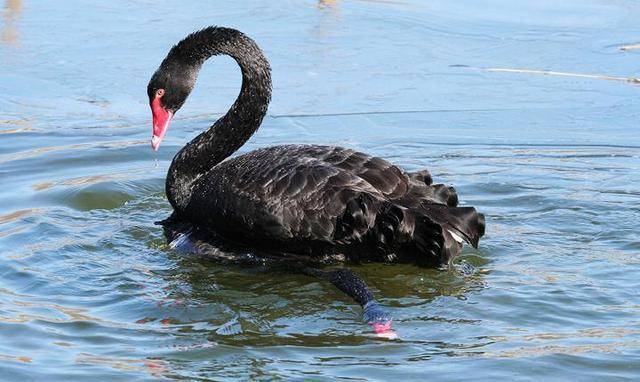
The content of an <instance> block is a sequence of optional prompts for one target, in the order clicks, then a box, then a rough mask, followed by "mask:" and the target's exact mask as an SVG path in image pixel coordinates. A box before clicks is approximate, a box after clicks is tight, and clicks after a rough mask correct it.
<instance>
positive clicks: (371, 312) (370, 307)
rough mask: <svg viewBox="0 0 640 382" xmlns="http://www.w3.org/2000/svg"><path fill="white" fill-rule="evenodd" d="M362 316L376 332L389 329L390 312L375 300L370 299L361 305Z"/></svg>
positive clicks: (385, 331) (380, 332)
mask: <svg viewBox="0 0 640 382" xmlns="http://www.w3.org/2000/svg"><path fill="white" fill-rule="evenodd" d="M362 318H363V319H364V321H365V322H366V323H367V324H369V325H371V327H372V328H373V331H374V332H376V333H377V334H382V333H388V332H390V331H391V322H392V321H393V319H392V318H391V314H389V312H388V311H387V310H386V309H384V308H383V307H382V306H380V304H379V303H378V302H377V301H376V300H371V301H369V302H368V303H366V304H365V305H364V306H363V307H362Z"/></svg>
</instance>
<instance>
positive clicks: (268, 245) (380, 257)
mask: <svg viewBox="0 0 640 382" xmlns="http://www.w3.org/2000/svg"><path fill="white" fill-rule="evenodd" d="M220 54H226V55H229V56H231V57H233V58H234V59H235V61H236V62H237V63H238V65H239V66H240V68H241V71H242V88H241V90H240V95H239V96H238V98H237V99H236V101H235V103H234V104H233V106H231V108H230V110H229V111H228V112H227V113H226V114H225V115H224V116H223V117H222V118H220V119H219V120H217V121H216V122H215V123H214V124H213V125H212V126H211V127H210V128H209V129H207V130H206V131H205V132H203V133H201V134H200V135H198V136H197V137H196V138H194V139H193V140H192V141H191V142H189V143H188V144H187V145H186V146H184V147H183V148H182V149H181V150H180V151H179V152H178V153H177V154H176V156H175V157H174V158H173V161H172V163H171V166H170V168H169V171H168V174H167V179H166V193H167V198H168V199H169V202H170V203H171V205H172V206H173V210H174V212H173V214H172V215H171V216H170V217H169V218H168V219H166V220H164V221H162V222H159V223H160V224H162V225H164V227H165V233H166V235H167V239H168V240H169V241H170V242H171V243H172V244H173V245H176V246H178V245H180V242H185V241H188V242H190V243H191V244H189V245H188V247H189V249H190V250H193V251H196V252H198V251H200V252H202V253H205V254H208V255H211V256H213V257H214V258H216V259H218V260H222V261H229V262H236V263H240V262H243V261H252V259H253V260H255V257H252V256H249V255H244V256H240V255H237V256H233V255H229V254H225V253H224V252H222V251H221V250H220V248H222V247H224V246H225V245H237V246H239V247H242V248H252V252H253V253H259V254H260V256H261V258H262V259H264V258H269V259H271V260H273V261H274V262H281V263H287V264H294V265H296V266H295V267H293V266H292V267H290V268H291V269H297V270H299V271H302V272H304V273H306V274H309V275H312V276H316V277H320V278H323V279H327V280H329V281H330V282H332V283H333V284H334V285H335V286H336V287H338V288H339V289H340V290H342V291H343V292H345V293H347V294H348V295H349V296H351V297H352V298H353V299H354V300H355V301H357V302H358V303H359V304H360V305H361V306H362V307H363V308H364V318H365V320H366V321H367V322H368V323H370V324H372V325H373V326H374V329H375V330H376V332H380V331H385V330H388V329H389V328H390V321H391V318H390V316H389V315H388V314H387V313H386V311H385V310H384V309H383V308H381V307H380V305H379V304H377V303H376V301H375V300H374V298H373V295H372V293H371V292H370V291H369V290H368V288H367V286H366V284H365V283H364V282H363V281H362V280H361V279H360V278H359V277H358V276H357V275H356V274H355V273H353V272H352V271H350V270H349V269H347V268H340V267H338V268H333V269H331V268H329V269H328V270H327V269H325V270H323V269H322V266H323V265H327V264H335V263H354V262H366V261H379V262H413V263H416V264H419V265H423V266H436V267H442V266H445V267H446V266H448V265H449V264H450V263H451V261H452V259H453V258H454V257H455V256H456V255H457V254H458V253H459V252H460V249H461V247H462V244H463V242H467V243H469V244H471V245H472V246H474V247H477V245H478V241H479V239H480V238H481V237H482V235H483V234H484V217H483V215H481V214H479V213H477V212H476V210H475V209H474V208H472V207H457V204H458V197H457V195H456V192H455V190H454V189H453V188H451V187H446V186H444V185H441V184H432V181H431V176H430V175H429V173H428V171H426V170H423V171H420V172H416V173H407V172H405V171H404V170H402V169H401V168H399V167H397V166H394V165H393V164H391V163H389V162H387V161H386V160H384V159H381V158H377V157H372V156H370V155H367V154H364V153H361V152H357V151H354V150H350V149H347V148H342V147H335V146H315V145H285V146H275V147H267V148H262V149H259V150H255V151H252V152H249V153H247V154H244V155H240V156H237V157H235V158H232V159H227V158H228V157H229V156H230V155H231V154H233V153H234V152H235V151H236V150H238V149H239V148H240V147H241V146H242V145H243V144H244V143H245V142H246V141H247V140H248V139H249V138H250V137H251V135H253V133H254V132H255V131H256V130H257V129H258V127H260V124H261V122H262V119H263V118H264V116H265V114H266V112H267V106H268V104H269V101H270V99H271V73H270V67H269V63H268V62H267V59H266V58H265V56H264V55H263V53H262V51H261V50H260V48H259V47H258V45H257V44H256V43H255V42H254V41H253V40H252V39H250V38H249V37H247V36H246V35H244V34H243V33H241V32H239V31H237V30H234V29H229V28H221V27H208V28H205V29H202V30H200V31H198V32H195V33H192V34H190V35H189V36H187V37H186V38H185V39H184V40H182V41H180V42H179V43H178V44H177V45H175V46H174V47H173V48H171V50H170V51H169V54H168V55H167V57H166V58H165V59H164V61H162V64H161V65H160V67H159V68H158V70H157V71H156V72H155V73H154V74H153V76H152V77H151V80H150V82H149V85H148V88H147V92H148V95H149V102H150V105H151V109H152V113H153V137H152V140H151V146H152V147H153V149H154V150H157V149H158V147H159V145H160V143H161V141H162V139H163V137H164V135H165V133H166V131H167V128H168V127H169V122H170V120H171V118H172V117H173V115H175V113H176V112H177V111H178V110H179V109H180V107H181V106H182V105H183V103H184V102H185V100H186V99H187V96H188V95H189V93H190V92H191V90H192V89H193V87H194V85H195V83H196V78H197V75H198V72H199V71H200V68H201V66H202V64H203V63H204V62H205V61H206V60H207V59H208V58H209V57H211V56H215V55H220ZM225 159H226V160H225ZM244 253H246V252H244ZM247 256H248V257H247Z"/></svg>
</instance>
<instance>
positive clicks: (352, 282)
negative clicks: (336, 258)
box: [304, 268, 395, 338]
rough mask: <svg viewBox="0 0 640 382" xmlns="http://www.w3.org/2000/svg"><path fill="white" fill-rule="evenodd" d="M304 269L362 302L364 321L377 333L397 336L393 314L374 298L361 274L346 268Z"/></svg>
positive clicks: (391, 336) (385, 335) (389, 336)
mask: <svg viewBox="0 0 640 382" xmlns="http://www.w3.org/2000/svg"><path fill="white" fill-rule="evenodd" d="M304 271H305V273H307V274H309V275H312V276H316V277H320V278H323V279H325V280H328V281H330V282H331V283H332V284H333V285H334V286H335V287H336V288H338V289H340V290H341V291H342V292H344V293H346V294H347V295H348V296H349V297H351V298H352V299H354V300H355V301H356V302H357V303H358V304H360V306H362V309H363V310H362V316H363V319H364V321H365V322H366V323H367V324H369V325H371V327H373V330H374V331H375V332H376V334H378V335H381V336H383V337H388V338H395V333H394V332H393V330H392V329H391V322H392V318H391V315H390V314H389V313H388V311H387V310H386V309H384V308H382V307H381V306H380V304H379V303H378V302H377V301H376V300H375V299H374V298H373V293H371V291H370V290H369V288H368V287H367V284H365V282H364V281H363V280H362V279H361V278H360V276H358V275H356V274H355V273H353V271H351V270H350V269H346V268H341V269H335V270H330V271H323V270H319V269H315V268H306V269H305V270H304Z"/></svg>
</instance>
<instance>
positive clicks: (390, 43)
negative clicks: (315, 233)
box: [0, 0, 640, 381]
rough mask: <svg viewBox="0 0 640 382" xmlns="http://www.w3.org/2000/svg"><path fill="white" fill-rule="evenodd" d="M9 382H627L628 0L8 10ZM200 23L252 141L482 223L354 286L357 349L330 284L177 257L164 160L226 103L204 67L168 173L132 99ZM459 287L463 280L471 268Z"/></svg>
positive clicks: (344, 308) (634, 131) (637, 297)
mask: <svg viewBox="0 0 640 382" xmlns="http://www.w3.org/2000/svg"><path fill="white" fill-rule="evenodd" d="M2 12H3V14H2V20H1V23H0V179H1V180H2V182H1V185H2V187H0V379H2V380H11V381H14V380H15V381H25V380H42V381H45V380H46V381H54V380H64V381H71V380H109V381H120V380H122V381H141V380H155V379H189V380H191V379H195V380H208V379H214V380H219V379H225V378H229V379H238V380H244V379H248V378H251V379H264V380H271V379H279V378H283V379H284V378H287V379H288V378H292V379H301V380H302V379H304V380H314V379H318V380H321V379H324V378H328V377H333V378H336V379H343V380H347V379H349V380H365V379H368V380H388V379H390V378H392V377H393V378H398V379H402V380H411V379H414V380H426V379H429V380H459V379H467V378H469V377H473V379H478V380H489V379H495V378H502V379H506V380H527V379H532V378H535V379H538V378H543V379H546V380H549V379H559V380H563V379H564V380H566V379H577V380H597V381H602V380H607V379H609V380H622V379H628V380H632V379H637V378H638V376H639V375H640V362H639V359H640V350H639V349H640V294H639V290H640V257H639V256H638V255H639V254H640V238H639V235H638V223H639V222H640V191H638V185H639V184H640V158H639V157H640V131H639V128H638V121H639V120H640V103H639V102H638V99H639V96H640V87H639V86H638V85H634V84H631V83H626V82H623V81H608V80H600V79H590V78H576V77H558V76H542V75H535V74H525V73H500V72H488V71H484V70H481V69H480V68H490V67H493V68H518V69H524V68H526V69H538V70H554V71H562V72H573V73H584V74H597V75H613V76H620V77H639V76H640V64H639V63H640V50H620V49H619V47H620V46H622V45H629V44H634V43H638V42H640V23H638V20H639V19H640V4H638V2H635V1H631V0H627V1H625V0H618V1H604V0H593V1H562V2H561V1H547V0H545V1H535V2H534V1H531V2H528V3H524V4H512V2H510V1H500V0H493V1H488V2H482V4H480V3H479V2H471V1H469V2H457V4H452V2H449V1H446V0H441V1H430V2H423V1H418V0H404V1H403V0H398V1H394V0H389V1H373V0H372V1H353V2H347V1H338V0H335V1H328V0H327V1H320V2H319V3H316V2H310V1H307V2H304V1H278V2H251V1H227V2H216V4H215V5H204V4H202V3H201V2H193V3H190V2H178V3H176V2H165V3H158V2H152V1H143V0H139V1H129V2H119V3H116V2H114V1H94V2H83V1H65V2H35V1H29V0H5V1H4V8H3V10H2ZM210 24H218V25H225V26H232V27H236V28H239V29H241V30H243V31H245V32H246V33H248V34H249V35H250V36H253V37H254V38H255V39H256V40H257V41H258V42H259V43H260V44H261V45H262V47H263V48H264V50H265V52H266V54H267V56H268V57H269V58H270V60H271V64H272V67H273V77H274V86H275V88H274V95H273V103H272V105H271V107H270V110H269V116H268V117H267V118H266V119H265V121H264V124H263V127H262V129H261V130H260V131H259V132H258V134H257V135H255V136H254V137H253V138H252V139H251V141H250V142H249V143H248V144H247V145H246V146H245V147H243V149H242V151H248V150H251V149H255V148H257V147H262V146H267V145H273V144H281V143H291V142H317V143H328V144H341V145H346V146H349V147H353V148H357V149H360V150H365V151H367V152H371V153H373V154H376V155H380V156H383V157H385V158H388V159H391V160H393V161H395V162H397V163H399V164H401V165H403V166H405V168H407V169H409V170H415V169H420V168H423V167H428V168H429V169H430V170H431V171H432V173H433V175H434V178H435V179H436V180H437V181H442V182H445V183H449V184H453V185H455V186H456V188H457V189H458V192H459V194H460V196H461V200H462V201H463V203H465V204H470V205H474V206H476V207H478V209H479V210H481V211H482V212H484V213H486V215H487V222H488V230H487V235H486V237H485V239H484V241H483V242H482V243H481V248H480V250H479V251H473V250H470V249H467V250H466V251H465V252H464V253H463V256H461V259H460V263H461V264H463V266H462V267H459V268H458V269H457V270H450V271H446V272H443V271H436V270H425V269H420V268H416V267H414V266H408V265H379V264H367V265H362V266H358V267H355V269H356V271H357V272H358V273H359V274H361V275H362V276H363V277H364V278H365V279H366V280H367V282H368V283H369V284H370V285H371V286H372V287H373V288H374V289H375V291H376V294H377V296H378V297H379V299H380V300H381V302H382V303H383V304H385V305H386V306H388V307H389V308H390V310H391V311H392V314H393V315H394V317H395V318H396V320H395V327H396V330H397V332H398V335H399V338H398V339H396V340H384V339H380V338H376V337H375V336H373V335H372V333H371V330H370V329H369V327H368V326H366V325H364V324H363V323H362V322H361V321H360V308H359V307H358V306H357V305H355V304H354V303H353V302H352V301H350V300H349V299H348V298H347V297H345V296H344V295H343V294H342V293H340V292H339V291H337V290H336V289H335V288H334V287H332V286H331V285H330V284H328V283H323V282H319V281H317V280H315V279H311V278H308V277H305V276H301V275H288V274H282V273H278V274H274V273H269V272H266V271H265V270H264V269H260V268H257V269H255V268H239V267H231V266H221V265H216V264H214V263H210V262H207V261H204V260H198V259H194V258H185V257H183V256H181V255H180V254H178V253H175V252H173V251H171V250H170V249H169V248H168V247H167V245H166V244H165V242H164V239H163V237H162V233H161V231H160V229H159V228H158V227H157V226H154V225H153V222H154V221H155V220H158V219H161V218H164V217H166V216H167V215H168V214H169V212H170V207H169V204H168V203H167V201H166V199H165V197H164V193H163V182H164V176H165V172H166V169H167V167H168V163H169V161H170V159H171V158H172V156H173V154H174V153H175V152H176V151H177V150H178V149H179V147H181V146H182V145H184V144H185V143H186V142H187V141H188V140H189V139H190V138H191V137H193V136H195V134H196V133H197V132H199V131H201V130H202V129H203V128H205V127H206V126H208V123H210V121H211V120H212V119H214V118H216V117H217V116H219V115H220V113H223V112H224V111H225V110H226V108H227V107H228V106H229V105H230V104H231V103H232V101H233V99H234V98H235V95H236V94H237V91H238V88H239V82H240V78H239V77H240V76H239V73H238V70H237V68H236V67H235V65H234V63H233V62H232V60H231V59H226V58H219V59H216V60H215V61H211V62H209V63H207V65H206V67H205V69H204V70H203V73H202V74H201V76H200V81H199V83H198V85H197V88H196V90H195V91H194V93H193V94H192V96H191V97H190V99H189V101H188V102H187V104H186V106H185V107H184V108H183V109H182V111H181V112H180V114H179V115H178V116H177V119H176V121H175V123H174V124H173V126H172V128H171V131H170V132H169V135H168V138H167V140H166V144H164V145H163V147H162V148H161V150H160V151H159V153H157V154H156V153H153V152H152V151H151V150H150V148H149V143H148V141H149V137H150V132H151V126H150V112H149V107H148V104H147V99H146V83H147V81H148V78H149V76H150V75H151V73H152V72H153V71H154V70H155V68H156V67H157V65H158V64H159V62H160V60H161V59H162V58H163V57H164V55H165V54H166V51H167V49H168V48H169V47H170V45H171V44H173V43H175V42H176V41H177V40H178V39H180V38H182V37H183V36H184V35H186V34H187V33H188V32H191V31H193V30H194V29H197V28H200V27H204V26H207V25H210ZM463 270H465V271H463Z"/></svg>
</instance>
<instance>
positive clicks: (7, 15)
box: [0, 0, 22, 45]
mask: <svg viewBox="0 0 640 382" xmlns="http://www.w3.org/2000/svg"><path fill="white" fill-rule="evenodd" d="M21 10H22V0H5V2H4V12H3V16H2V19H3V21H4V23H3V26H2V31H1V32H0V41H2V42H3V43H4V44H8V45H15V44H17V43H18V29H17V28H16V25H15V24H16V21H17V20H18V18H19V17H20V11H21Z"/></svg>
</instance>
